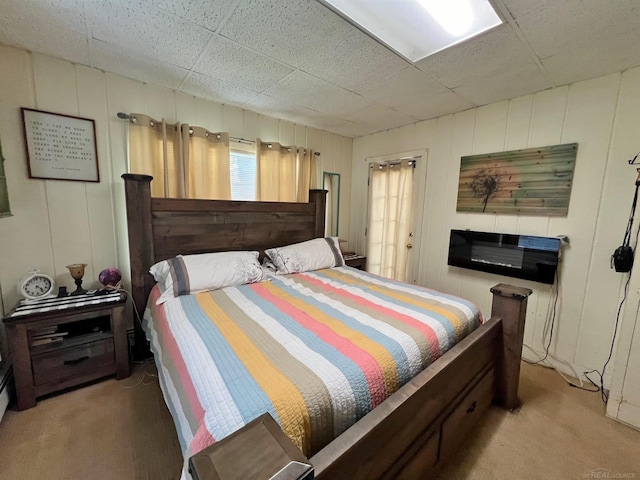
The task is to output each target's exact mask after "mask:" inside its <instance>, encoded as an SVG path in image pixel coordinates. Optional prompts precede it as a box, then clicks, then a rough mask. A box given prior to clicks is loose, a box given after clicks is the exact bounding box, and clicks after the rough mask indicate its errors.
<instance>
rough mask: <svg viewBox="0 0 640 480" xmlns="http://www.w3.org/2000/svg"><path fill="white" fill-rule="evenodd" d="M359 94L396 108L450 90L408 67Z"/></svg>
mask: <svg viewBox="0 0 640 480" xmlns="http://www.w3.org/2000/svg"><path fill="white" fill-rule="evenodd" d="M357 93H359V94H360V95H362V96H363V97H366V98H369V99H371V100H374V101H376V102H377V103H381V104H383V105H387V106H389V107H396V106H398V105H406V104H410V103H412V102H414V101H416V100H419V99H421V98H425V97H431V96H436V95H442V94H445V93H449V90H447V89H446V88H445V87H443V86H442V85H441V84H439V83H438V82H436V81H435V80H433V79H432V78H431V77H429V76H428V75H426V74H425V73H424V72H422V71H420V70H418V69H417V68H415V67H407V68H404V69H402V70H399V71H397V72H396V73H394V74H393V75H391V76H390V77H388V78H386V79H384V80H382V81H380V82H376V83H374V84H371V85H368V86H366V87H364V88H362V89H359V90H357Z"/></svg>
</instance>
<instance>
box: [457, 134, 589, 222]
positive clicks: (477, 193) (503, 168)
mask: <svg viewBox="0 0 640 480" xmlns="http://www.w3.org/2000/svg"><path fill="white" fill-rule="evenodd" d="M577 151H578V144H577V143H568V144H564V145H553V146H549V147H539V148H527V149H524V150H511V151H509V152H498V153H489V154H482V155H470V156H466V157H462V159H461V162H460V179H459V183H458V204H457V211H458V212H479V213H503V214H522V215H544V216H553V217H566V216H567V212H568V210H569V197H570V195H571V184H572V182H573V171H574V168H575V164H576V154H577Z"/></svg>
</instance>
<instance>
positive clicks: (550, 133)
mask: <svg viewBox="0 0 640 480" xmlns="http://www.w3.org/2000/svg"><path fill="white" fill-rule="evenodd" d="M639 98H640V69H634V70H630V71H627V72H625V73H624V74H613V75H609V76H606V77H602V78H597V79H594V80H589V81H585V82H580V83H576V84H573V85H570V86H564V87H560V88H555V89H551V90H545V91H542V92H539V93H537V94H535V95H528V96H525V97H521V98H517V99H514V100H511V101H508V102H500V103H496V104H491V105H487V106H484V107H481V108H476V109H471V110H467V111H465V112H461V113H458V114H455V115H447V116H443V117H440V118H437V119H434V120H428V121H424V122H419V123H416V124H413V125H409V126H406V127H403V128H399V129H394V130H390V131H387V132H382V133H378V134H375V135H369V136H366V137H361V138H356V139H354V144H353V162H352V168H353V172H352V178H353V183H352V211H351V219H352V222H351V225H350V233H349V237H350V239H351V244H352V246H354V247H355V248H356V250H358V252H361V253H362V252H364V251H365V245H366V238H365V235H364V230H365V223H366V203H367V202H366V201H367V186H366V178H367V170H366V158H368V157H371V156H377V155H384V154H391V153H400V152H404V151H410V150H417V149H427V150H428V165H427V181H426V184H421V185H418V186H417V188H420V189H424V190H425V192H424V193H425V195H424V199H425V200H424V204H422V205H417V206H416V207H417V208H419V209H421V210H422V215H423V223H422V228H421V230H420V231H417V232H416V237H415V238H414V239H413V244H414V250H415V249H416V248H417V249H419V256H418V257H417V258H418V261H419V265H418V269H417V275H416V278H415V280H416V281H417V282H418V283H419V284H422V285H427V286H430V287H433V288H437V289H440V290H443V291H446V292H450V293H455V294H460V295H463V296H465V297H467V298H469V299H470V300H472V301H474V302H476V303H477V304H478V305H479V306H480V307H481V309H482V310H483V311H484V312H486V314H487V315H488V314H489V313H490V303H491V298H490V293H489V288H490V287H491V286H492V285H494V284H496V283H498V282H509V283H514V284H517V285H523V286H527V287H529V288H531V289H533V290H534V294H533V296H532V297H531V298H530V299H529V307H528V317H527V327H526V331H525V344H526V345H527V346H528V347H530V348H531V349H533V350H534V351H535V352H532V350H531V349H529V348H525V351H524V353H525V357H526V358H529V359H532V360H533V359H536V360H537V359H538V358H540V356H538V355H541V352H543V351H544V348H543V326H544V324H545V319H546V318H547V314H548V311H549V310H550V308H551V305H550V303H551V302H550V299H551V298H552V297H551V295H550V288H549V286H546V285H543V284H539V283H534V282H527V281H522V280H519V279H514V278H508V277H500V276H498V275H493V274H486V273H482V272H475V271H470V270H465V269H460V268H455V267H449V266H447V250H448V240H449V232H450V230H451V229H453V228H458V229H465V228H468V229H471V230H479V231H488V232H494V231H495V232H504V233H522V234H531V235H542V236H555V235H561V234H562V235H567V236H568V237H569V239H570V242H571V245H570V247H569V248H568V249H567V250H566V251H565V253H564V256H563V260H562V264H561V270H560V279H561V280H560V285H561V287H560V301H559V303H558V315H557V321H556V327H557V329H556V333H555V336H554V341H553V344H552V348H551V353H552V354H555V355H557V357H559V358H560V359H561V360H564V361H566V362H568V363H569V364H571V365H572V366H573V367H574V368H575V369H576V371H577V372H578V373H580V374H581V373H582V372H583V371H584V370H590V369H593V368H598V369H601V368H602V365H603V363H604V362H605V360H606V357H607V355H608V352H609V345H610V342H611V338H612V332H613V324H614V321H615V316H616V308H617V305H618V301H619V299H620V297H621V291H622V284H623V280H624V279H626V276H624V275H623V274H619V273H615V272H614V271H613V270H611V269H610V268H609V260H610V256H611V253H612V252H613V250H614V249H615V248H616V247H617V246H618V245H619V244H620V243H621V241H622V237H623V235H624V230H625V227H626V219H627V216H628V214H629V208H630V204H631V200H632V197H633V188H634V181H635V178H636V171H635V168H634V167H631V166H629V165H628V164H627V160H628V159H630V158H632V157H633V155H635V153H637V151H638V150H640V141H639V140H638V131H639V130H638V129H639V128H640V108H638V99H639ZM572 142H577V143H578V144H579V146H578V156H577V161H576V169H575V176H574V181H573V188H572V192H571V199H570V205H569V214H568V216H567V217H565V218H550V217H533V216H519V215H494V214H466V213H457V212H456V198H457V185H458V173H459V168H460V157H461V156H463V155H471V154H480V153H489V152H497V151H504V150H512V149H521V148H529V147H537V146H546V145H554V144H561V143H572ZM639 286H640V280H639V281H636V282H634V281H632V285H631V289H630V299H629V303H628V304H627V311H632V312H635V310H636V307H637V305H638V287H639ZM628 315H630V316H631V317H634V313H631V314H628ZM561 368H563V369H565V370H568V371H570V369H569V368H567V367H566V366H565V367H563V366H561ZM607 383H608V382H607Z"/></svg>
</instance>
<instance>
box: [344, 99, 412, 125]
mask: <svg viewBox="0 0 640 480" xmlns="http://www.w3.org/2000/svg"><path fill="white" fill-rule="evenodd" d="M345 120H348V121H350V122H353V123H355V124H358V125H362V126H365V127H369V128H371V129H372V130H373V131H380V130H388V129H390V128H395V127H402V126H403V125H408V124H410V123H415V122H416V121H417V119H416V118H415V117H413V116H411V115H407V114H405V113H402V112H399V111H397V110H394V109H393V108H389V107H386V106H384V105H378V104H372V105H369V106H368V107H366V108H363V109H362V110H358V111H355V112H351V113H350V114H349V115H347V116H345Z"/></svg>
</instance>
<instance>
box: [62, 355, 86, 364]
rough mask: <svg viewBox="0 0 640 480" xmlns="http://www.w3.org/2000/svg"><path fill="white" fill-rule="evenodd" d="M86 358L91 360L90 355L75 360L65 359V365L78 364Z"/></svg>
mask: <svg viewBox="0 0 640 480" xmlns="http://www.w3.org/2000/svg"><path fill="white" fill-rule="evenodd" d="M85 360H89V355H85V356H84V357H80V358H75V359H73V360H65V361H64V364H65V365H78V364H79V363H82V362H84V361H85Z"/></svg>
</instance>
